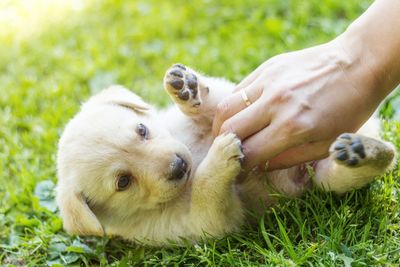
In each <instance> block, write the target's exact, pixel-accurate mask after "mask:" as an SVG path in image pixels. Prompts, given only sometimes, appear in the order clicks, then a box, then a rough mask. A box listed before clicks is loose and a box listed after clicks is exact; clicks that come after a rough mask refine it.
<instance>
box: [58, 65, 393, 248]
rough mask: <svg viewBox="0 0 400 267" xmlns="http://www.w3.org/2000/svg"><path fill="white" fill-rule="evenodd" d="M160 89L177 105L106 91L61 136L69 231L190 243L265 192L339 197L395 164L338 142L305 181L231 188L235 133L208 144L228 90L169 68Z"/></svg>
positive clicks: (352, 140) (286, 174)
mask: <svg viewBox="0 0 400 267" xmlns="http://www.w3.org/2000/svg"><path fill="white" fill-rule="evenodd" d="M164 87H165V90H166V91H167V93H168V94H169V95H170V96H171V98H172V100H173V101H174V102H175V103H176V104H177V105H176V106H173V107H171V108H169V109H167V110H163V111H158V110H156V109H155V108H153V107H151V106H150V105H149V104H147V103H145V102H144V101H143V100H142V99H140V98H139V97H138V96H137V95H135V94H134V93H132V92H130V91H128V90H126V89H124V88H122V87H119V86H113V87H111V88H109V89H106V90H104V91H102V92H101V93H99V94H98V95H95V96H93V97H92V98H91V99H90V100H89V101H88V102H86V103H85V104H84V105H83V106H82V109H81V111H80V112H79V113H78V114H77V115H76V116H75V118H73V119H72V120H71V121H70V122H69V124H68V125H67V127H66V128H65V131H64V133H63V135H62V137H61V139H60V142H59V151H58V162H57V165H58V178H59V182H58V188H57V203H58V205H59V207H60V211H61V216H62V218H63V221H64V228H65V229H66V230H67V231H68V232H69V233H71V234H79V235H112V236H121V237H123V238H125V239H128V240H134V241H139V242H142V243H146V244H150V245H162V244H168V243H169V242H171V241H172V242H175V243H182V240H183V239H186V240H189V241H192V242H196V241H198V240H199V239H201V238H202V237H203V235H204V234H205V233H206V234H209V235H211V236H215V237H219V236H223V235H225V234H227V233H230V232H233V231H237V230H239V227H240V226H241V224H242V223H243V222H244V220H245V210H247V209H248V210H253V211H256V212H261V211H262V210H263V208H264V207H266V206H270V205H272V204H273V203H274V199H273V197H272V194H271V193H277V192H278V193H282V194H286V195H288V196H299V195H300V194H301V193H302V192H303V191H304V190H306V189H307V188H309V187H310V185H311V184H313V185H315V186H317V187H320V188H322V189H323V190H326V191H335V192H338V193H343V192H346V191H349V190H353V189H357V188H360V187H362V186H364V185H366V184H367V183H369V182H370V181H372V180H373V178H374V177H375V176H377V175H381V174H383V173H385V172H386V171H387V170H388V169H390V168H391V167H392V166H393V164H394V158H395V151H394V149H393V147H392V146H391V145H390V144H387V143H384V142H382V141H380V140H378V139H376V138H371V137H367V136H365V135H361V134H360V133H358V134H343V135H341V136H340V137H338V139H337V140H336V141H335V142H334V143H333V144H332V146H331V150H330V156H329V157H328V158H326V159H324V160H321V161H318V162H314V163H313V164H312V165H310V166H313V168H314V172H315V177H313V179H312V181H311V178H310V177H309V176H308V174H307V172H306V166H305V165H301V166H297V167H292V168H289V169H286V170H279V171H273V172H266V173H260V172H257V171H253V172H250V173H248V174H247V175H248V177H247V178H246V179H244V181H243V182H241V183H238V182H237V181H236V179H235V178H236V177H237V176H238V174H239V172H240V171H241V165H240V161H241V159H242V158H243V155H242V152H241V148H240V141H239V140H238V139H237V138H236V137H235V135H234V134H224V135H222V136H219V137H217V138H216V139H215V140H214V139H213V137H212V136H211V125H212V120H213V117H214V113H215V110H216V108H217V104H218V102H219V101H220V100H222V99H223V98H224V97H226V96H228V95H229V94H230V93H231V91H232V89H233V87H234V84H232V83H230V82H228V81H226V80H223V79H217V78H209V77H205V76H202V75H199V74H198V73H196V72H195V71H193V70H191V69H189V68H188V67H185V66H183V65H180V64H176V65H174V66H172V68H171V69H169V70H168V71H167V73H166V75H165V78H164ZM372 124H373V123H372V121H370V124H369V126H371V125H372Z"/></svg>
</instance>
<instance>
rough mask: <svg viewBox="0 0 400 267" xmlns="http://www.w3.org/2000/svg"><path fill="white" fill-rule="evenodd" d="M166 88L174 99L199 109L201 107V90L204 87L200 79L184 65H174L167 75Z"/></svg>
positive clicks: (165, 79)
mask: <svg viewBox="0 0 400 267" xmlns="http://www.w3.org/2000/svg"><path fill="white" fill-rule="evenodd" d="M164 87H165V90H167V92H168V94H169V95H170V96H171V97H172V99H173V100H174V101H175V102H177V103H179V104H184V105H188V106H189V107H190V108H197V107H199V106H200V105H201V103H202V102H201V98H200V92H199V91H200V89H201V88H202V87H204V86H203V85H202V83H201V81H200V77H198V75H196V74H195V73H194V72H193V71H191V70H190V69H189V68H187V67H185V66H184V65H182V64H175V65H173V66H172V67H171V68H170V69H169V70H168V71H167V73H166V74H165V77H164Z"/></svg>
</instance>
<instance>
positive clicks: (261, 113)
mask: <svg viewBox="0 0 400 267" xmlns="http://www.w3.org/2000/svg"><path fill="white" fill-rule="evenodd" d="M270 119H271V117H270V113H269V112H268V111H267V108H266V103H265V101H263V100H262V99H260V98H259V99H258V100H257V101H256V102H255V103H253V104H251V105H250V106H249V107H247V108H245V109H243V110H241V111H239V113H236V114H235V115H234V116H232V117H230V118H229V119H227V120H226V121H225V122H223V124H222V126H221V129H220V131H219V134H221V133H224V132H232V133H235V134H236V135H237V136H238V137H239V139H241V140H244V139H246V138H247V137H249V136H251V135H253V134H254V133H257V132H258V131H260V130H261V129H263V128H265V127H267V126H268V124H269V123H270Z"/></svg>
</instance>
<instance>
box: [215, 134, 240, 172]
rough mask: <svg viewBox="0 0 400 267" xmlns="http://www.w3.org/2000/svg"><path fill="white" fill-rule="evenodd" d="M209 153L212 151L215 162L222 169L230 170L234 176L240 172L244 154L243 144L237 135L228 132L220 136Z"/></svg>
mask: <svg viewBox="0 0 400 267" xmlns="http://www.w3.org/2000/svg"><path fill="white" fill-rule="evenodd" d="M209 153H212V158H213V161H214V162H213V164H216V165H217V166H218V168H219V169H220V170H221V171H226V172H230V173H231V175H233V177H235V176H236V175H237V174H238V173H239V172H240V170H241V164H242V162H243V158H244V155H243V152H242V144H241V142H240V140H239V139H238V138H237V137H236V135H234V134H232V133H228V134H224V135H221V136H218V137H217V138H215V140H214V143H213V145H212V146H211V148H210V152H209Z"/></svg>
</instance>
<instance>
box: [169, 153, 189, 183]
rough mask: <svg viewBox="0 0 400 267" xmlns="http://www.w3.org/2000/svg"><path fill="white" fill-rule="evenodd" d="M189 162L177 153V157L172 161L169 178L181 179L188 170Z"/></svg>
mask: <svg viewBox="0 0 400 267" xmlns="http://www.w3.org/2000/svg"><path fill="white" fill-rule="evenodd" d="M187 168H188V164H187V162H186V161H185V160H184V159H183V158H182V157H181V156H179V155H175V159H174V160H173V162H172V171H171V175H170V177H169V180H180V179H182V178H183V177H184V176H185V174H186V172H187Z"/></svg>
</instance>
